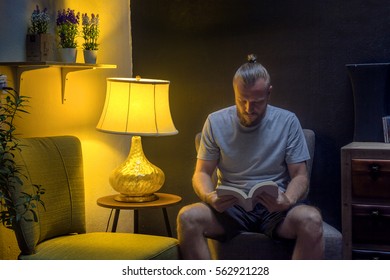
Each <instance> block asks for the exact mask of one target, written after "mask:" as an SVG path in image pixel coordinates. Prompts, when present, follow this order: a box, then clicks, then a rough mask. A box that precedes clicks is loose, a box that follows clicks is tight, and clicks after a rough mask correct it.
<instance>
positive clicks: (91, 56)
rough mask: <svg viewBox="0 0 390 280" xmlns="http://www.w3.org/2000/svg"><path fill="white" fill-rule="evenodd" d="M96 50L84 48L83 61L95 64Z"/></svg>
mask: <svg viewBox="0 0 390 280" xmlns="http://www.w3.org/2000/svg"><path fill="white" fill-rule="evenodd" d="M96 58H97V50H84V62H85V63H88V64H96Z"/></svg>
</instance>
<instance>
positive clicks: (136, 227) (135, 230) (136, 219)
mask: <svg viewBox="0 0 390 280" xmlns="http://www.w3.org/2000/svg"><path fill="white" fill-rule="evenodd" d="M138 218H139V217H138V210H137V209H134V233H138Z"/></svg>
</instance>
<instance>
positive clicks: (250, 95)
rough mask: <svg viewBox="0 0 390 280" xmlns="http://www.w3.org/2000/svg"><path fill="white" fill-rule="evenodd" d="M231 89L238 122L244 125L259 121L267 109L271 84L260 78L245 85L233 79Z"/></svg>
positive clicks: (247, 125)
mask: <svg viewBox="0 0 390 280" xmlns="http://www.w3.org/2000/svg"><path fill="white" fill-rule="evenodd" d="M233 89H234V96H235V101H236V106H237V116H238V118H239V120H240V123H241V124H242V125H243V126H246V127H250V126H254V125H256V124H258V123H260V121H261V120H262V118H263V117H264V115H265V111H266V109H267V104H268V100H269V96H270V93H271V89H272V86H270V85H267V83H266V81H265V80H264V79H262V78H261V79H258V80H257V81H256V82H255V84H254V85H252V86H247V87H245V86H244V84H243V83H242V81H240V80H237V81H234V83H233Z"/></svg>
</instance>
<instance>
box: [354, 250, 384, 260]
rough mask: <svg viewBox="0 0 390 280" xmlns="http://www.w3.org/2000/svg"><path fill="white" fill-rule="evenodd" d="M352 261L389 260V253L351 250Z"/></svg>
mask: <svg viewBox="0 0 390 280" xmlns="http://www.w3.org/2000/svg"><path fill="white" fill-rule="evenodd" d="M352 259H353V260H390V252H387V251H377V250H352Z"/></svg>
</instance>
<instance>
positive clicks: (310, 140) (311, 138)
mask: <svg viewBox="0 0 390 280" xmlns="http://www.w3.org/2000/svg"><path fill="white" fill-rule="evenodd" d="M303 134H304V135H305V140H306V144H307V148H308V149H309V153H310V159H309V160H308V161H307V162H306V165H307V173H308V177H309V180H310V177H311V170H312V167H313V158H314V149H315V134H314V131H313V130H311V129H303ZM201 138H202V133H201V132H199V133H197V134H196V135H195V149H196V152H198V149H199V145H200V140H201ZM213 177H214V178H213V181H214V182H215V183H216V182H217V180H216V173H214V175H213Z"/></svg>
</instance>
